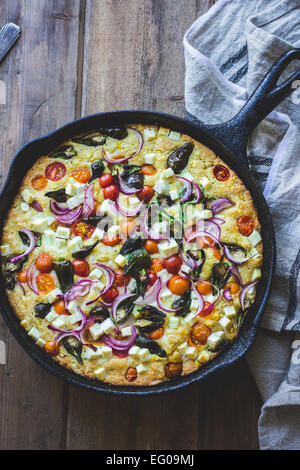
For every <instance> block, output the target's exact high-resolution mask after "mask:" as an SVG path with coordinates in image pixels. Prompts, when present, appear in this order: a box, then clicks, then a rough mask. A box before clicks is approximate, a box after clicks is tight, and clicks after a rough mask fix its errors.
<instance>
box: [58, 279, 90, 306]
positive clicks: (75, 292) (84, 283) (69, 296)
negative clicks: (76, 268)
mask: <svg viewBox="0 0 300 470" xmlns="http://www.w3.org/2000/svg"><path fill="white" fill-rule="evenodd" d="M95 282H97V281H91V280H90V279H80V280H79V281H77V282H75V284H74V286H72V287H71V289H69V290H68V291H67V292H66V293H65V295H64V301H65V303H68V302H70V301H71V300H75V299H77V297H85V296H86V295H88V294H89V292H90V289H91V286H92V284H94V283H95Z"/></svg>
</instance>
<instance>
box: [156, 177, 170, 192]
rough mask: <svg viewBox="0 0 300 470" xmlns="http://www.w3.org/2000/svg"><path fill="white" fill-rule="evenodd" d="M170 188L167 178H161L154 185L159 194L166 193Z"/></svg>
mask: <svg viewBox="0 0 300 470" xmlns="http://www.w3.org/2000/svg"><path fill="white" fill-rule="evenodd" d="M168 189H169V183H168V181H167V180H164V179H160V180H158V181H157V182H156V183H155V185H154V191H156V192H157V193H158V194H163V193H166V192H167V191H168Z"/></svg>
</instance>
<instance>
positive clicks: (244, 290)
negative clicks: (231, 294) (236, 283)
mask: <svg viewBox="0 0 300 470" xmlns="http://www.w3.org/2000/svg"><path fill="white" fill-rule="evenodd" d="M257 282H258V281H253V282H249V284H246V285H245V286H244V287H243V289H242V292H241V293H240V302H241V307H242V310H245V303H244V300H245V296H246V294H247V292H248V291H249V289H251V287H253V286H255V284H257Z"/></svg>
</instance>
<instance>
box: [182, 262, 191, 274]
mask: <svg viewBox="0 0 300 470" xmlns="http://www.w3.org/2000/svg"><path fill="white" fill-rule="evenodd" d="M180 272H181V274H187V275H189V274H191V272H192V268H190V267H189V266H188V265H187V264H183V265H182V266H181V269H180Z"/></svg>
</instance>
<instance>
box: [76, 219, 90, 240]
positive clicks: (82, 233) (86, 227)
mask: <svg viewBox="0 0 300 470" xmlns="http://www.w3.org/2000/svg"><path fill="white" fill-rule="evenodd" d="M94 231H95V227H94V226H93V225H92V224H87V223H86V222H83V221H82V220H77V222H75V224H74V226H73V232H74V234H75V235H76V237H81V238H82V239H83V240H88V239H89V238H91V236H92V235H93V233H94Z"/></svg>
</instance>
